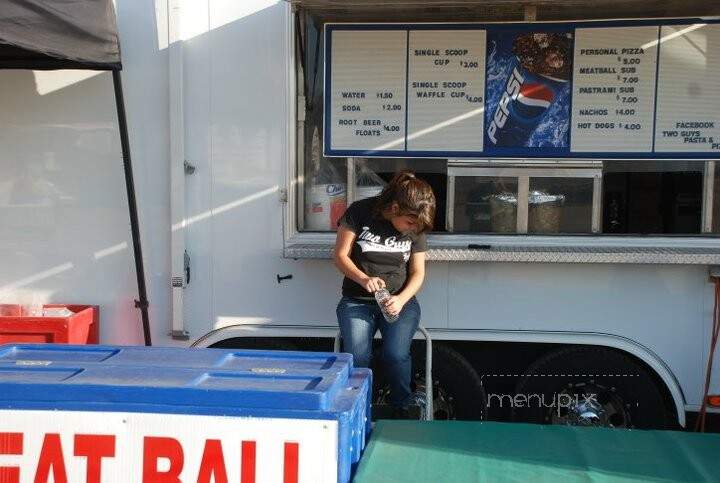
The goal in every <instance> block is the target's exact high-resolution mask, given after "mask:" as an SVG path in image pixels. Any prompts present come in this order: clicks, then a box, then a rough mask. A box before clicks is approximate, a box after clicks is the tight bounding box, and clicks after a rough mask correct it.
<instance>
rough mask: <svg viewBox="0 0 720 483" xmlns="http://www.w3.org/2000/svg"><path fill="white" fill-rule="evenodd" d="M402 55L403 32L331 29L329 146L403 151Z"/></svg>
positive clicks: (405, 53) (403, 91)
mask: <svg viewBox="0 0 720 483" xmlns="http://www.w3.org/2000/svg"><path fill="white" fill-rule="evenodd" d="M406 57H407V32H406V31H404V30H372V31H365V30H360V31H355V30H336V31H333V32H332V55H331V56H330V58H331V62H332V79H331V85H332V90H331V92H330V93H329V102H330V112H331V119H332V124H331V126H330V133H331V140H332V145H331V146H330V147H331V149H336V150H383V151H391V150H400V151H403V150H405V102H406V99H405V94H406V78H407V77H406V75H407V72H406V71H407V69H406ZM326 135H327V134H326Z"/></svg>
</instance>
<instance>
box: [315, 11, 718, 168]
mask: <svg viewBox="0 0 720 483" xmlns="http://www.w3.org/2000/svg"><path fill="white" fill-rule="evenodd" d="M325 42H326V53H325V119H324V133H323V136H324V152H325V155H326V156H394V157H408V158H412V157H439V158H443V157H444V158H449V157H452V158H463V157H467V158H473V157H486V158H487V157H489V158H492V157H510V158H548V157H549V158H563V157H567V158H588V157H589V158H598V157H603V158H608V159H611V158H625V159H635V158H639V159H640V158H648V159H684V158H707V157H708V156H712V155H713V154H718V153H720V82H719V81H718V79H720V22H718V21H715V20H700V19H698V20H697V21H693V20H689V19H682V20H673V19H668V20H652V21H651V20H637V21H632V20H628V21H603V22H572V23H570V22H568V23H560V22H553V23H547V24H545V23H541V22H538V23H529V24H528V23H518V24H502V25H499V24H498V25H483V24H359V25H353V24H328V25H326V28H325Z"/></svg>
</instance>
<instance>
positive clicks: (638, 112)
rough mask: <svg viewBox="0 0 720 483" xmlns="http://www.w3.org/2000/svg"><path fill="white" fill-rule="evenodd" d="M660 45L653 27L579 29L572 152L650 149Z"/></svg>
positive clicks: (574, 77) (574, 74) (576, 46)
mask: <svg viewBox="0 0 720 483" xmlns="http://www.w3.org/2000/svg"><path fill="white" fill-rule="evenodd" d="M657 45H658V27H655V26H647V27H611V28H587V29H580V28H578V29H576V30H575V64H574V67H575V68H574V71H573V94H572V128H571V139H572V142H571V145H570V150H571V151H573V152H585V151H589V152H602V151H607V150H608V144H610V145H611V146H612V149H613V150H616V151H621V152H649V151H651V150H652V141H653V114H654V106H655V71H656V65H657ZM609 140H612V141H611V143H608V141H609Z"/></svg>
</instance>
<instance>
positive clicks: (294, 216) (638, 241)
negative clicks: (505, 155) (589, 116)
mask: <svg viewBox="0 0 720 483" xmlns="http://www.w3.org/2000/svg"><path fill="white" fill-rule="evenodd" d="M298 23H300V22H298ZM298 23H296V12H295V11H294V9H293V11H292V12H291V13H290V14H289V15H288V20H287V29H286V32H288V35H287V49H288V52H289V54H290V55H289V60H290V61H289V62H288V75H287V81H288V89H287V92H288V95H287V100H288V106H287V108H288V109H287V110H288V130H287V131H288V136H287V153H288V156H287V160H288V162H287V171H286V180H287V183H286V186H285V193H286V195H285V196H284V197H283V200H284V204H285V209H284V210H283V225H284V230H283V231H284V236H283V241H284V247H285V248H286V249H287V248H290V247H292V246H305V245H309V246H318V247H327V246H331V245H333V244H334V242H335V232H306V231H301V230H300V229H299V226H300V225H301V224H302V222H303V218H304V217H303V214H304V201H305V200H304V191H305V189H304V188H305V143H304V139H305V137H304V136H305V118H306V117H305V92H304V85H305V83H304V75H305V74H304V72H303V69H302V65H301V63H300V62H299V61H298V54H299V49H300V46H299V43H298V35H297V25H298ZM323 62H324V61H323ZM323 95H324V93H323ZM346 159H347V162H346V165H347V173H348V180H347V194H348V203H349V202H350V201H349V200H351V199H352V195H353V194H354V183H353V181H352V180H353V179H354V173H355V169H354V159H355V158H346ZM462 161H463V162H467V161H468V160H464V159H463V160H462ZM490 161H491V162H493V163H496V162H502V161H504V162H505V163H507V162H508V161H510V162H512V163H513V164H514V165H516V166H517V165H524V164H531V163H537V162H544V163H551V164H553V165H559V166H563V165H567V167H569V166H572V165H573V163H577V162H578V160H572V159H562V160H556V159H545V160H542V159H532V160H521V159H512V160H501V159H495V158H492V159H490ZM581 161H582V162H585V163H587V162H588V161H594V162H600V163H602V162H603V161H605V160H604V159H601V158H593V159H586V158H583V159H582V160H581ZM612 161H637V162H643V161H644V160H641V159H637V158H629V157H628V158H622V159H615V158H613V159H612ZM653 161H663V159H653ZM667 161H678V162H686V161H695V162H697V161H701V162H704V163H705V164H704V170H703V192H702V199H703V202H702V213H701V233H699V234H692V235H690V234H687V235H686V234H683V235H679V234H678V235H674V234H672V235H671V234H668V235H643V234H602V233H601V234H595V233H591V234H571V235H567V234H558V235H534V234H524V233H517V234H509V235H506V234H467V233H463V234H456V233H432V234H430V235H429V236H428V241H429V243H430V245H431V248H432V247H433V246H435V247H467V246H468V245H471V244H477V245H501V246H507V247H528V248H530V249H532V248H533V247H567V248H573V249H588V250H591V251H592V249H593V248H597V249H608V248H618V249H633V248H638V249H640V248H643V249H647V248H658V249H664V248H670V249H680V250H683V249H698V248H700V249H702V248H710V249H720V234H714V233H712V227H713V209H712V204H713V201H714V191H713V190H714V183H715V171H716V162H717V161H720V158H718V159H707V160H702V159H697V158H687V159H685V158H683V159H672V160H667ZM448 164H450V160H448ZM449 191H450V187H448V196H449V195H450V193H449Z"/></svg>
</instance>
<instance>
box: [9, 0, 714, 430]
mask: <svg viewBox="0 0 720 483" xmlns="http://www.w3.org/2000/svg"><path fill="white" fill-rule="evenodd" d="M339 3H340V2H331V1H320V0H313V1H310V0H296V1H292V2H290V3H288V2H286V1H274V0H250V1H248V0H246V1H242V2H237V1H235V0H156V1H155V2H152V3H151V2H144V1H140V0H118V1H117V12H118V26H119V29H120V38H121V44H122V49H123V60H124V74H123V75H124V82H125V90H126V92H125V96H126V105H127V110H128V120H129V126H130V144H131V150H132V153H133V161H134V163H135V176H136V186H137V192H138V193H137V196H138V204H139V208H140V222H141V239H142V242H143V244H144V256H145V267H146V278H147V285H148V294H149V297H148V298H149V301H150V320H151V328H152V336H153V342H154V344H155V345H189V344H190V343H191V342H192V341H195V340H197V339H199V338H201V337H202V340H201V342H200V344H199V345H201V346H223V347H235V346H237V347H240V346H244V347H267V348H288V347H297V348H302V349H313V348H318V349H319V348H322V349H329V348H330V347H331V341H332V338H333V337H334V336H335V334H336V332H337V322H336V318H335V305H336V303H337V300H338V297H339V286H340V275H339V273H338V271H337V270H336V269H335V268H334V267H333V265H332V262H331V261H330V256H331V248H332V244H333V242H334V234H333V233H332V232H331V231H330V230H328V231H326V232H320V231H308V230H306V229H305V228H306V226H308V223H307V220H305V216H306V214H307V207H306V197H307V196H309V195H307V194H306V193H307V191H308V188H309V185H310V184H311V183H312V179H311V178H312V176H311V174H312V172H313V169H316V168H317V163H326V164H332V165H333V166H334V167H335V172H336V175H339V176H340V177H341V179H342V183H343V184H345V185H346V186H347V197H348V198H347V199H349V200H352V199H354V196H356V195H357V185H356V183H355V180H356V175H357V172H358V166H363V169H365V168H368V169H372V170H373V171H374V172H375V173H376V174H379V175H382V176H386V175H387V174H389V173H392V172H393V171H395V170H397V169H399V168H401V167H409V168H411V169H415V170H416V171H417V172H418V173H419V174H420V175H421V176H428V177H429V178H431V179H433V182H434V183H439V184H436V185H434V186H441V187H442V189H441V190H440V191H438V198H439V199H440V200H441V205H442V206H443V209H442V210H441V211H442V217H443V218H442V220H443V221H442V224H441V226H439V228H440V229H441V231H438V232H437V233H434V234H433V235H431V237H430V247H431V250H430V252H429V255H428V258H429V262H428V269H427V272H428V273H427V278H426V282H425V285H424V287H423V290H422V292H421V294H420V295H419V299H420V303H421V305H422V309H423V316H422V324H423V325H424V326H425V327H427V328H428V329H429V331H430V333H431V335H432V337H433V339H434V340H435V346H436V348H435V351H436V352H435V367H434V373H435V380H436V385H437V387H436V389H435V391H436V402H435V406H436V408H435V409H436V414H437V416H439V417H457V418H479V417H483V416H485V415H486V413H487V415H488V416H489V417H491V418H493V417H494V418H506V417H511V416H514V417H515V419H518V420H530V421H537V422H543V421H549V422H558V423H571V424H591V423H592V424H602V425H609V426H628V427H670V426H673V425H675V424H679V425H681V426H684V425H685V424H686V412H687V411H691V412H693V411H698V410H699V409H700V405H701V402H702V396H703V389H704V383H705V375H706V372H705V368H706V362H707V359H708V357H709V351H710V335H711V330H712V324H713V304H714V297H715V290H714V280H715V276H716V275H718V272H716V270H717V269H716V267H717V266H720V241H719V240H718V238H717V236H716V235H715V234H716V233H718V216H720V215H718V214H717V213H718V211H716V210H717V207H718V206H719V204H718V203H717V202H716V201H715V200H716V199H717V189H718V188H717V182H716V175H715V172H716V171H715V161H716V159H720V158H718V157H716V158H715V159H713V158H712V156H709V157H708V158H697V157H689V158H687V159H680V160H678V159H672V160H654V161H647V160H646V161H644V162H637V163H634V161H635V160H634V159H633V158H632V157H630V158H628V159H622V160H617V159H603V158H597V159H590V160H588V159H586V158H583V159H582V160H575V164H572V163H570V164H568V163H567V162H566V163H565V165H563V162H559V161H557V160H555V159H543V160H540V161H538V160H534V161H533V162H531V163H529V164H528V163H522V162H518V160H517V159H513V160H511V161H504V162H505V164H503V162H502V160H499V159H494V158H488V159H485V160H484V161H485V164H482V163H481V164H475V165H474V166H473V167H472V168H471V169H474V170H476V171H463V169H466V168H463V164H462V162H463V161H464V160H462V159H460V158H444V159H438V158H433V159H417V158H415V157H413V156H408V157H402V158H399V159H397V158H396V159H389V158H373V157H367V159H366V157H364V156H345V157H337V158H332V159H331V158H329V157H328V158H325V157H323V156H321V155H319V154H318V152H317V150H316V149H317V144H316V145H313V136H314V135H313V132H314V128H315V127H316V126H318V125H319V124H318V123H321V122H322V118H323V117H322V116H323V112H322V111H323V109H322V99H323V96H324V95H325V94H324V92H323V82H322V80H323V65H324V64H323V58H322V57H323V49H324V46H323V45H322V42H321V40H322V32H323V30H322V29H323V26H324V25H325V24H326V23H328V22H336V23H337V22H340V23H342V22H350V23H361V22H395V23H422V22H428V21H434V22H440V21H441V22H471V21H472V22H495V21H499V22H523V21H533V20H535V19H536V18H537V19H541V20H552V21H560V20H568V19H580V20H586V19H593V18H630V17H632V18H637V17H642V18H652V17H672V18H678V17H693V18H695V20H692V21H689V22H690V24H691V25H695V24H698V22H699V21H698V20H697V19H696V18H697V17H700V16H710V15H718V14H720V10H718V6H716V5H709V4H708V2H702V1H691V2H680V1H665V2H657V4H658V5H657V6H655V7H653V8H652V9H648V8H647V7H646V6H643V5H642V3H643V2H640V1H633V0H625V1H622V2H611V1H606V2H595V4H596V5H594V6H593V7H590V8H589V7H584V6H582V5H581V4H582V3H583V2H575V1H555V2H543V1H539V2H514V1H504V0H502V1H501V0H498V1H495V2H475V1H466V2H431V1H427V2H421V1H417V2H409V5H408V2H384V3H385V4H387V5H386V6H385V7H380V6H378V5H377V2H362V1H358V2H347V5H340V6H338V4H339ZM402 3H404V4H405V6H402V5H400V4H402ZM450 3H452V4H453V5H449V4H450ZM526 3H529V4H531V6H530V7H528V8H526V6H525V5H524V4H526ZM393 4H395V5H393ZM703 32H705V31H704V30H702V29H697V30H695V34H703ZM678 37H679V38H681V39H690V40H693V39H695V37H689V34H683V33H681V34H679V35H678ZM713 38H714V37H713ZM700 39H701V40H702V39H705V40H704V41H705V42H706V44H703V45H705V46H707V45H709V44H710V43H711V42H710V40H708V39H709V37H707V38H706V37H702V36H701V37H700ZM701 47H702V46H701ZM708 52H710V54H712V55H714V57H712V55H710V54H708V55H709V56H710V57H712V59H711V60H714V61H718V62H720V52H717V51H714V52H713V51H711V50H708ZM687 55H688V56H690V57H692V56H693V55H697V52H695V51H688V53H687ZM708 62H710V61H708ZM28 81H30V82H28ZM32 81H34V86H35V88H34V89H33V88H30V87H28V86H32V85H33V82H32ZM110 83H111V79H110V77H109V74H102V73H101V74H98V73H90V72H88V73H84V72H64V71H60V72H54V73H51V72H19V71H18V72H14V71H13V72H0V85H2V89H0V105H2V106H3V108H2V110H0V126H1V127H2V129H0V146H2V150H1V151H0V163H1V164H0V165H1V166H2V172H3V176H2V177H1V178H0V213H2V215H1V217H0V227H2V228H1V230H0V246H2V252H1V253H2V255H0V257H1V258H0V260H1V261H0V266H2V268H3V269H2V270H1V271H0V302H4V301H12V302H21V303H32V302H33V301H35V302H37V301H43V302H44V301H52V302H67V303H92V304H98V305H100V306H101V342H103V343H111V344H139V343H142V340H143V339H142V328H141V324H140V316H139V312H137V309H136V308H135V307H134V299H135V298H136V297H137V286H136V284H135V274H134V268H133V267H134V264H133V263H132V250H131V248H132V244H131V241H130V232H129V229H128V223H127V201H126V197H125V194H124V192H123V190H122V185H121V184H120V183H118V179H121V176H122V162H121V160H120V157H119V154H118V153H119V152H120V148H119V142H120V141H119V138H118V136H117V120H116V117H115V113H114V106H113V104H112V100H111V98H109V97H108V96H107V95H106V93H107V92H109V91H110ZM325 100H326V101H327V97H326V98H325ZM716 100H717V97H716V98H715V101H716ZM318 102H320V103H319V104H318ZM708 102H710V98H709V97H708ZM315 139H316V140H315V143H317V136H316V138H315ZM458 159H460V162H459V163H456V161H457V160H458ZM313 163H315V165H313ZM533 163H534V164H533ZM538 163H540V165H538ZM527 169H544V170H550V171H552V170H555V171H553V173H555V174H553V175H552V176H556V175H557V173H559V171H557V170H558V169H564V170H573V169H575V170H585V171H582V172H583V173H591V174H590V176H589V177H588V179H590V180H591V181H590V186H591V188H590V195H589V196H590V197H589V199H590V200H591V201H589V202H588V204H587V206H585V205H583V209H587V210H589V211H588V213H590V218H588V219H589V220H590V224H589V228H588V229H587V231H586V232H585V233H583V234H581V235H578V234H577V233H575V231H577V230H570V231H571V232H572V233H560V232H558V233H540V234H537V233H536V234H532V233H528V218H527V217H528V216H530V215H529V214H528V212H527V210H523V209H518V215H519V216H518V218H517V220H518V221H517V225H516V226H515V227H516V228H523V227H524V232H523V230H522V229H520V230H519V233H512V234H496V233H495V234H490V233H485V232H483V231H482V230H479V229H478V230H475V231H474V232H473V231H472V230H471V229H469V228H468V229H465V230H460V229H459V228H458V226H459V225H457V224H458V223H459V224H460V225H462V223H467V220H464V221H463V216H464V215H466V214H467V213H468V211H467V208H466V207H462V209H463V210H465V211H463V212H462V213H457V212H453V210H458V209H460V208H459V207H460V205H459V204H457V203H456V200H457V199H458V198H453V196H455V197H457V195H458V192H459V191H461V190H462V189H463V179H465V177H468V176H469V177H477V176H487V177H492V176H502V177H510V178H515V179H517V180H519V181H518V183H520V184H522V183H525V187H526V191H527V188H528V183H531V182H532V177H530V176H528V173H527V171H523V170H527ZM477 170H480V171H477ZM482 170H496V171H482ZM498 170H499V171H498ZM503 170H504V171H503ZM593 172H597V173H599V174H598V176H595V177H594V178H593V174H592V173H593ZM565 173H566V174H567V172H565ZM643 173H644V174H643ZM552 176H550V177H552ZM570 177H572V176H570ZM600 178H602V181H603V183H599V182H597V181H592V180H593V179H595V180H599V179H600ZM611 181H612V182H614V183H617V186H619V187H618V188H617V190H616V191H617V193H622V194H623V195H624V196H626V198H624V200H625V201H623V198H622V197H621V196H620V197H619V198H618V201H617V203H620V204H621V205H622V207H623V210H625V211H624V213H625V218H624V219H620V218H618V217H617V216H616V217H615V218H613V216H614V215H612V214H609V211H610V210H613V209H615V210H616V211H617V209H616V208H617V207H615V208H613V206H614V205H612V206H611V203H609V202H603V196H608V191H607V190H608V189H609V188H608V186H609V183H610V182H611ZM663 183H664V184H663ZM620 185H622V186H620ZM661 185H662V186H661ZM681 185H682V186H681ZM648 186H649V187H648ZM668 186H674V187H675V188H672V189H671V188H668ZM663 190H664V191H663ZM673 190H674V191H673ZM436 191H437V190H436ZM518 193H519V194H518V199H517V206H522V205H523V199H522V197H523V196H525V198H524V203H525V205H524V206H525V207H526V208H527V206H528V205H527V203H528V198H527V194H526V195H522V193H523V190H522V189H519V190H518ZM668 193H671V194H672V196H671V195H669V194H668ZM634 194H637V196H635V197H634V200H635V202H634V203H635V204H632V203H631V202H629V201H627V197H628V196H630V197H632V195H634ZM465 196H467V194H466V195H465ZM648 199H649V200H650V201H648ZM608 200H609V198H607V197H606V198H605V201H608ZM638 200H640V201H638ZM668 200H669V201H668ZM466 201H467V200H466ZM623 203H624V204H623ZM463 206H464V205H463ZM648 206H654V207H655V208H656V209H655V210H654V211H653V210H649V209H648ZM448 207H450V208H449V209H448ZM522 212H524V215H523V214H522ZM523 216H524V220H523ZM453 220H457V221H455V222H453ZM630 220H632V221H630ZM643 220H644V221H643ZM648 220H650V221H648ZM653 220H656V221H653ZM603 222H604V223H603ZM614 222H617V223H618V224H619V225H618V226H619V228H617V230H616V231H615V232H612V233H611V230H610V228H609V227H610V226H611V225H609V224H608V223H614ZM454 223H455V224H454ZM633 223H634V224H633ZM603 225H604V227H603ZM612 226H615V225H612ZM633 230H636V231H633ZM638 230H639V231H638ZM644 230H648V231H644ZM461 231H462V233H461ZM471 245H472V246H474V247H475V248H470V246H471ZM487 246H489V247H490V248H489V249H488V248H487ZM421 352H422V351H419V353H421ZM418 362H419V361H418ZM715 365H716V367H717V366H719V365H720V360H719V357H718V356H717V355H716V356H715ZM417 367H422V365H421V364H418V365H417ZM418 375H420V374H418ZM421 381H422V378H421V377H418V383H419V384H421ZM485 393H487V394H485ZM718 393H720V378H718V377H717V375H715V376H714V377H713V378H712V381H711V387H710V394H718ZM581 394H584V395H589V394H592V395H595V396H597V397H596V398H591V400H589V401H588V400H578V398H577V396H578V395H581ZM518 395H520V396H521V397H520V398H519V399H518V397H517V396H518ZM535 396H538V399H533V397H535ZM540 396H542V398H540ZM547 398H549V399H547ZM564 398H565V399H567V398H570V399H572V404H569V405H566V407H565V408H557V407H556V406H558V403H559V401H561V400H565V399H564ZM532 401H535V402H536V403H537V401H541V404H540V405H536V406H532V404H533V402H532ZM488 409H489V410H488ZM709 411H717V408H710V409H709Z"/></svg>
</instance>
